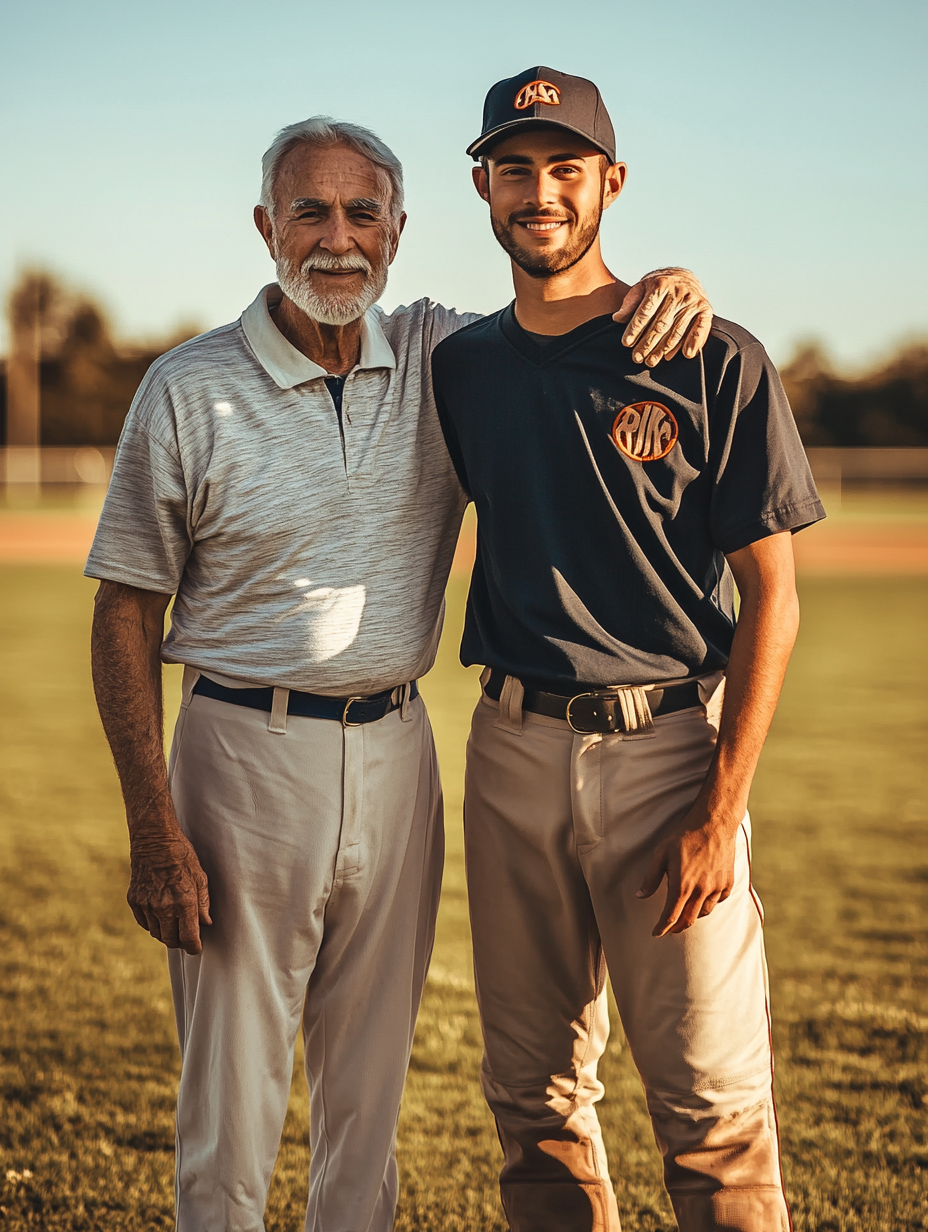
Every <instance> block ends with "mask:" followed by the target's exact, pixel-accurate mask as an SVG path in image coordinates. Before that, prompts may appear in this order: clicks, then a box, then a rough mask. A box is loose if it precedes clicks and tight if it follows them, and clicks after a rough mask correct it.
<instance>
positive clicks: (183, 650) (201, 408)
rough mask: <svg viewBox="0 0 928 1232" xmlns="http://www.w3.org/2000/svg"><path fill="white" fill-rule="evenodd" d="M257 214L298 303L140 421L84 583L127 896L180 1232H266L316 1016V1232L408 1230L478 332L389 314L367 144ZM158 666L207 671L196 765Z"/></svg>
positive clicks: (651, 299)
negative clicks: (127, 844) (438, 651)
mask: <svg viewBox="0 0 928 1232" xmlns="http://www.w3.org/2000/svg"><path fill="white" fill-rule="evenodd" d="M255 219H256V222H257V225H258V227H259V230H260V231H261V233H262V235H263V236H264V239H265V240H266V242H267V245H268V249H269V251H270V253H271V256H272V257H273V258H274V260H275V262H276V266H277V275H278V280H279V286H278V285H273V286H271V287H267V288H265V289H264V290H263V291H262V292H261V293H260V294H259V296H258V298H257V299H256V300H255V302H254V303H253V304H252V305H251V306H250V307H249V308H248V309H247V310H246V311H245V312H244V313H243V315H242V317H241V319H240V320H239V321H237V322H235V323H233V324H231V325H226V326H223V327H222V328H220V329H216V330H213V331H212V332H211V333H208V334H205V335H203V336H202V337H200V338H196V339H194V340H193V341H191V342H189V343H186V344H185V345H184V346H182V347H179V348H178V349H177V350H175V351H172V352H170V353H169V354H167V355H165V356H163V357H162V358H161V359H160V360H159V361H158V362H157V363H156V364H154V365H153V367H152V368H151V370H150V372H149V373H148V375H147V377H146V379H145V381H144V382H143V385H142V387H141V389H140V390H139V393H138V396H137V398H136V400H135V402H134V403H133V406H132V409H131V412H130V414H129V417H128V419H127V421H126V427H125V430H124V433H123V437H122V440H121V442H120V447H119V452H118V456H117V462H116V467H115V472H114V475H113V480H112V483H111V486H110V489H109V493H108V495H107V499H106V504H105V506H104V510H103V514H102V517H101V520H100V526H99V529H98V532H97V536H96V539H95V540H94V544H93V548H92V551H91V554H90V558H89V561H88V564H87V569H86V572H87V574H88V575H90V576H92V577H96V578H99V579H101V586H100V589H99V591H98V594H97V602H96V611H95V616H94V627H93V671H94V684H95V688H96V694H97V699H98V704H99V708H100V713H101V716H102V718H103V724H104V727H105V730H106V734H107V737H108V739H109V742H110V745H111V748H112V750H113V755H114V758H115V761H116V766H117V769H118V772H119V776H120V780H121V783H122V788H123V794H124V797H125V803H126V813H127V819H128V825H129V833H130V839H131V870H132V871H131V883H130V888H129V894H128V898H129V903H130V905H131V907H132V911H133V913H134V915H135V918H136V920H137V921H138V923H139V924H140V925H141V926H142V927H143V928H145V929H147V930H148V931H149V932H151V934H152V935H153V936H154V937H155V938H157V939H158V940H160V941H161V942H163V943H164V945H165V946H167V947H168V950H169V964H170V974H171V981H172V985H173V990H174V1002H175V1008H176V1015H177V1026H178V1033H179V1037H180V1045H181V1052H182V1056H183V1069H182V1074H181V1080H180V1089H179V1095H178V1106H177V1226H178V1228H179V1229H181V1232H203V1230H204V1229H209V1230H210V1232H258V1230H259V1229H262V1228H263V1226H264V1224H263V1215H264V1207H265V1199H266V1195H267V1189H268V1183H269V1180H270V1176H271V1172H272V1169H273V1166H274V1160H275V1157H276V1153H277V1149H278V1145H279V1141H280V1133H281V1128H282V1125H283V1120H284V1114H285V1111H286V1106H287V1098H288V1093H289V1088H290V1075H291V1067H292V1057H293V1047H294V1040H295V1037H296V1032H297V1030H298V1029H299V1027H300V1023H301V1021H302V1028H303V1037H304V1044H305V1054H306V1073H307V1080H308V1083H309V1089H310V1095H311V1100H312V1130H311V1142H312V1168H311V1175H310V1194H309V1209H308V1213H307V1217H306V1227H307V1228H308V1229H326V1230H327V1232H336V1230H339V1232H341V1230H344V1232H349V1230H350V1232H364V1230H367V1229H370V1230H372V1232H383V1230H385V1229H387V1228H389V1227H390V1226H391V1224H392V1220H393V1213H394V1208H395V1203H396V1196H397V1172H396V1163H395V1158H394V1136H395V1129H396V1120H397V1113H398V1109H399V1104H400V1097H401V1093H402V1087H403V1081H404V1077H405V1072H406V1067H407V1063H408V1059H409V1053H410V1048H411V1045H412V1039H413V1029H414V1024H415V1018H416V1012H417V1008H418V1005H419V999H420V996H421V993H422V987H423V983H424V980H425V974H426V968H427V964H428V960H429V954H430V951H431V946H432V938H433V929H434V921H435V912H436V907H437V902H438V894H439V884H440V875H441V861H442V832H441V794H440V788H439V780H438V771H437V767H436V762H435V753H434V749H433V745H432V736H431V731H430V728H429V723H428V718H427V716H426V712H425V708H424V706H423V704H422V701H421V700H420V699H419V697H418V690H417V686H416V681H417V679H418V677H419V676H421V675H422V674H423V673H424V672H426V671H428V669H429V667H430V666H431V664H432V661H433V658H434V654H435V648H436V643H437V641H438V636H439V632H440V626H441V618H442V605H443V592H444V587H445V582H446V579H447V575H448V570H449V567H450V563H451V558H452V554H453V551H454V545H455V541H456V537H457V534H458V529H459V525H460V521H461V516H462V512H463V509H464V505H465V501H466V498H465V495H464V493H463V491H462V489H461V487H460V484H459V483H458V480H457V477H456V475H455V471H454V468H453V466H452V463H451V460H450V458H449V456H448V453H447V450H446V447H445V445H444V442H443V439H442V434H441V429H440V426H439V423H438V420H437V417H436V414H435V409H434V405H433V402H432V399H431V392H430V380H429V360H430V354H431V351H432V349H433V347H434V346H435V345H436V344H437V343H438V342H439V341H441V339H442V338H444V337H446V336H447V335H449V334H450V333H451V332H453V331H454V330H456V329H458V328H459V327H461V326H462V325H465V324H467V323H468V322H470V321H473V320H474V319H475V318H474V316H473V315H457V314H456V313H454V312H452V311H449V310H448V309H445V308H442V307H441V306H440V305H437V304H433V303H431V302H429V301H427V300H421V301H419V302H418V303H416V304H413V305H412V306H411V307H410V308H403V309H400V310H398V311H397V312H395V313H393V314H392V315H391V316H389V317H386V316H384V315H383V314H382V313H380V312H379V310H374V309H373V305H374V303H375V301H376V300H377V299H378V298H379V297H380V295H381V293H382V292H383V289H384V286H385V283H386V278H387V270H388V267H389V265H390V263H391V261H392V260H393V258H394V256H395V254H396V250H397V244H398V242H399V238H400V233H401V231H402V229H403V224H404V222H405V215H404V214H403V211H402V173H401V168H400V165H399V163H398V162H397V160H396V158H395V157H394V156H393V154H391V152H390V151H389V150H388V149H387V148H386V147H385V146H384V145H383V144H382V143H381V142H380V141H379V140H378V139H377V138H376V137H375V136H374V135H373V134H371V133H369V132H367V131H366V130H364V129H360V128H358V127H357V126H354V125H350V124H336V123H330V122H326V121H323V120H319V119H316V120H310V121H307V122H305V123H303V124H298V125H293V126H291V127H290V128H288V129H285V130H283V132H282V133H281V134H280V135H279V136H278V138H277V140H276V141H275V143H274V144H273V145H272V146H271V148H270V150H269V151H268V153H267V154H266V155H265V159H264V182H263V187H262V204H261V206H259V207H258V208H257V209H256V211H255ZM693 286H694V283H693V282H692V280H688V279H687V278H686V277H685V276H679V275H663V276H655V277H653V278H652V279H651V280H650V282H649V283H648V284H647V288H646V289H647V291H648V300H646V302H644V303H642V304H641V306H640V310H639V311H638V313H637V314H636V317H635V319H633V321H632V323H631V327H632V328H631V336H630V337H629V336H627V337H626V341H633V342H635V345H636V347H637V348H638V350H639V351H640V352H641V353H642V354H645V355H647V356H648V357H649V360H650V362H651V363H655V362H657V360H658V359H659V358H660V356H661V355H662V354H667V353H670V352H672V351H674V350H675V349H678V348H679V347H680V345H681V344H682V343H683V342H684V339H685V341H686V344H687V346H688V347H689V349H690V350H692V351H694V352H695V350H696V349H698V346H699V344H700V337H701V336H702V333H703V332H704V330H705V327H706V326H707V324H708V321H707V314H706V309H707V305H706V304H705V301H704V300H703V299H702V298H701V295H700V294H699V291H698V285H697V287H696V290H695V291H694V290H693ZM643 293H644V288H641V287H639V288H637V290H636V292H635V294H634V295H632V296H631V297H630V298H629V299H628V300H627V302H626V304H625V305H624V307H625V310H626V312H625V315H626V317H627V316H628V315H629V311H630V309H631V308H633V307H634V305H635V304H636V303H638V302H639V301H641V299H642V294H643ZM655 305H656V306H657V307H658V308H659V313H658V316H659V319H658V320H656V321H655V322H654V323H653V325H649V326H648V328H647V329H642V328H639V326H641V325H642V324H643V322H644V321H646V320H647V319H648V317H649V315H650V311H651V309H652V308H654V307H655ZM172 596H174V608H173V613H172V620H171V629H170V632H169V634H168V636H167V638H163V628H164V626H163V621H164V615H165V612H166V610H167V606H168V603H169V602H170V599H171V597H172ZM161 661H165V662H169V663H182V664H184V684H183V701H182V704H181V711H180V716H179V719H178V723H177V728H176V731H175V736H174V744H173V750H172V755H171V766H170V772H169V771H168V768H167V767H166V765H165V761H164V756H163V750H162V701H161V667H160V663H161Z"/></svg>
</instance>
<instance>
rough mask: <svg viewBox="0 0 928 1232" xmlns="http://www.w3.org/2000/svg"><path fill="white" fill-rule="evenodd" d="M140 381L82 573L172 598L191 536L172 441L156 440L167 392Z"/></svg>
mask: <svg viewBox="0 0 928 1232" xmlns="http://www.w3.org/2000/svg"><path fill="white" fill-rule="evenodd" d="M150 377H151V373H149V377H148V378H146V381H145V382H143V385H142V388H141V389H140V390H139V392H138V394H137V395H136V397H135V400H134V402H133V404H132V408H131V409H130V411H129V415H128V417H127V419H126V423H125V426H124V428H123V431H122V436H121V437H120V439H119V447H118V449H117V450H116V460H115V464H114V467H113V476H112V479H111V480H110V485H109V488H108V490H107V494H106V500H105V501H104V504H103V511H102V513H101V515H100V522H99V524H98V526H97V531H96V534H95V536H94V541H93V546H92V547H91V549H90V555H89V557H88V558H87V564H86V566H85V568H84V573H85V575H86V576H87V577H93V578H100V579H102V580H106V581H111V582H122V583H124V584H125V585H127V586H137V587H138V588H139V589H140V590H152V591H157V592H159V593H161V594H175V593H176V591H177V588H178V586H179V584H180V579H181V575H182V573H183V571H184V564H185V563H186V560H187V557H188V556H189V554H190V551H191V548H192V546H193V543H192V534H191V529H190V520H189V515H188V509H189V501H188V494H187V488H186V484H185V481H184V473H183V468H182V466H181V462H180V457H179V455H178V452H177V447H176V442H175V441H166V440H161V439H158V436H156V434H155V433H154V431H153V430H152V426H151V424H152V420H161V421H163V419H164V418H165V411H166V410H167V409H168V408H167V406H166V405H165V404H166V403H167V402H168V401H169V398H168V394H167V391H166V390H165V389H164V388H163V386H162V387H161V388H160V389H159V388H158V386H159V385H160V382H153V381H151V380H150Z"/></svg>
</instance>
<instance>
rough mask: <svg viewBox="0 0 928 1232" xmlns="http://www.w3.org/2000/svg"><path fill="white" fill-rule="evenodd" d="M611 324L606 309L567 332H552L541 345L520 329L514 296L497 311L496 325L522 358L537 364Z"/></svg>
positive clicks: (560, 354)
mask: <svg viewBox="0 0 928 1232" xmlns="http://www.w3.org/2000/svg"><path fill="white" fill-rule="evenodd" d="M610 325H615V322H614V321H613V319H612V316H611V315H610V314H608V313H607V314H606V315H605V316H599V317H591V318H590V320H589V321H584V322H583V324H582V325H578V326H577V328H576V329H572V330H570V331H569V332H568V333H566V334H552V335H551V338H550V341H549V342H548V343H547V344H545V345H542V344H541V343H538V342H536V341H535V339H534V338H533V336H532V335H531V334H530V333H529V332H528V330H525V329H523V328H522V326H521V325H520V324H519V322H518V320H517V319H516V305H515V300H513V301H512V303H511V304H509V305H508V306H507V307H506V308H504V309H503V310H502V312H501V313H500V314H499V328H500V331H501V333H502V335H503V337H504V338H505V339H506V341H507V342H508V343H510V345H511V346H513V347H514V348H515V349H516V350H517V351H518V352H519V354H520V355H521V356H522V357H523V358H524V359H527V360H528V361H529V363H532V364H535V365H536V366H537V367H539V368H541V367H543V366H544V365H545V364H546V363H548V362H549V361H550V360H554V359H560V357H561V356H562V355H564V354H566V353H567V352H568V351H571V350H573V348H574V347H575V346H579V345H580V344H581V343H584V342H586V341H587V339H588V338H593V337H595V336H596V335H597V334H599V333H601V332H602V331H603V330H605V329H608V328H609V326H610Z"/></svg>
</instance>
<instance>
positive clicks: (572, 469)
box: [432, 305, 824, 693]
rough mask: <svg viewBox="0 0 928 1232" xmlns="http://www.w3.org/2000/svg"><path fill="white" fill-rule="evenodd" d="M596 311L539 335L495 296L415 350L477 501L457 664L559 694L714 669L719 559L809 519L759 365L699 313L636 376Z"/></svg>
mask: <svg viewBox="0 0 928 1232" xmlns="http://www.w3.org/2000/svg"><path fill="white" fill-rule="evenodd" d="M623 329H624V326H621V325H617V324H616V323H615V322H613V320H612V318H611V317H609V316H605V317H597V318H595V319H593V320H591V321H587V322H585V323H584V324H583V325H581V326H579V327H578V328H577V329H575V330H572V331H571V332H570V333H568V334H563V335H559V336H557V337H553V338H551V340H550V341H549V342H548V343H547V344H546V345H544V346H542V345H539V343H538V342H536V341H534V337H537V335H536V336H533V335H531V334H529V333H527V332H526V331H525V330H523V329H522V328H521V326H520V325H519V324H518V322H517V320H516V317H515V312H514V308H513V306H512V305H510V306H509V307H508V308H505V309H503V311H502V312H498V313H496V314H495V315H493V316H490V317H486V318H484V319H483V320H481V321H478V322H476V323H475V324H473V325H469V326H467V327H466V328H465V329H462V330H460V331H458V332H457V333H455V334H454V335H452V336H451V337H449V338H447V339H445V340H444V341H443V342H442V343H440V345H439V346H438V347H437V348H436V349H435V351H434V353H433V357H432V374H433V381H434V387H435V396H436V403H437V406H438V413H439V418H440V420H441V424H442V428H443V430H444V433H445V439H446V441H447V444H448V449H449V451H450V453H451V457H452V459H453V461H454V464H455V467H456V469H457V472H458V475H459V476H460V479H461V483H462V484H463V486H464V488H465V489H466V491H467V492H468V493H469V494H470V496H471V498H472V499H473V501H474V503H475V505H476V507H477V515H478V529H477V560H476V564H475V566H474V573H473V577H472V579H471V587H470V594H469V596H468V602H467V617H466V622H465V629H464V639H463V642H462V646H461V659H462V662H464V663H465V664H471V663H482V664H487V665H489V666H490V667H495V668H499V669H501V670H503V671H505V672H507V673H509V674H510V675H513V676H518V677H519V678H520V679H522V680H523V681H526V682H527V683H529V684H534V685H536V686H542V687H544V686H546V687H548V688H549V689H555V691H559V692H568V693H569V692H571V691H575V689H576V687H577V686H592V687H602V686H604V685H610V684H645V683H648V682H652V681H660V680H669V679H672V678H675V677H680V676H690V675H698V674H700V673H704V672H710V671H715V670H716V669H718V668H721V667H724V666H725V664H726V662H727V660H728V655H729V652H730V650H731V641H732V636H733V633H734V625H735V610H734V586H733V583H732V578H731V573H730V571H729V569H728V566H727V564H726V561H725V556H726V554H728V553H731V552H735V551H737V550H738V549H739V548H743V547H745V546H746V545H747V544H749V543H753V542H755V541H756V540H758V539H763V538H764V537H765V536H767V535H773V534H776V533H777V532H779V531H785V530H790V531H795V530H799V529H801V528H802V527H803V526H808V525H809V524H810V523H812V522H816V521H818V520H819V519H820V518H822V517H824V510H823V509H822V505H821V503H820V501H819V499H818V495H817V493H816V491H815V486H814V484H813V481H812V475H811V473H810V470H809V465H808V462H807V460H806V456H805V452H804V450H803V448H802V444H801V442H800V440H799V434H798V432H797V430H796V425H795V422H794V420H793V416H792V413H791V411H790V408H789V404H788V402H787V400H786V395H785V393H784V392H783V387H782V385H781V384H780V380H779V377H778V375H777V372H776V369H775V368H774V366H773V364H772V363H771V361H770V359H769V358H768V356H767V354H766V352H765V351H764V349H763V347H762V346H761V344H760V343H759V342H758V341H757V340H756V339H755V338H753V337H752V336H751V335H750V334H748V333H747V332H746V331H745V330H743V329H741V328H740V327H739V326H737V325H733V324H731V323H730V322H727V321H722V320H719V319H718V318H716V320H715V323H714V327H713V329H712V334H711V336H710V338H709V340H708V342H707V343H706V346H705V348H704V349H703V351H702V353H701V355H699V356H698V357H697V358H696V359H684V358H683V357H682V356H680V355H678V356H677V357H676V358H674V359H672V360H670V361H666V360H665V361H664V362H662V363H661V364H660V366H659V367H658V368H657V369H656V370H654V371H651V370H650V369H648V368H647V367H645V366H644V365H642V364H636V363H634V362H633V360H632V354H631V351H630V350H629V349H628V348H627V347H624V346H622V345H621V335H622V331H623Z"/></svg>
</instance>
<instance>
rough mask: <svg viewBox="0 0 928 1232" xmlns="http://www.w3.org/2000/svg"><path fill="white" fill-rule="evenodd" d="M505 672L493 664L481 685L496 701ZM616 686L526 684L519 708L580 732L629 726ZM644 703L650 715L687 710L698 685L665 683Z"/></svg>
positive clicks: (697, 698) (696, 699)
mask: <svg viewBox="0 0 928 1232" xmlns="http://www.w3.org/2000/svg"><path fill="white" fill-rule="evenodd" d="M505 680H506V673H505V672H501V671H499V670H498V669H497V668H493V669H492V670H491V672H490V679H489V680H488V681H487V684H486V686H485V689H484V691H485V693H486V695H487V697H489V698H492V700H493V701H495V702H498V701H499V698H500V694H501V693H502V691H503V684H504V682H505ZM620 691H621V690H620V687H619V686H615V687H614V688H611V689H592V690H589V691H584V692H583V693H576V694H574V695H573V696H568V695H567V694H564V693H546V692H545V691H544V690H543V689H531V688H526V689H525V692H524V695H523V697H522V709H523V710H528V711H530V712H531V713H532V714H543V715H545V716H546V717H547V718H549V719H561V720H562V721H563V722H565V723H568V724H569V725H570V726H571V727H572V728H573V730H574V731H575V732H580V733H582V734H584V735H592V734H594V733H598V734H600V735H604V736H605V735H610V734H611V733H613V732H624V731H628V730H630V729H629V727H628V726H627V724H626V721H625V719H624V717H623V711H622V707H621V705H620V702H619V693H620ZM648 704H649V706H650V708H651V713H652V715H654V716H657V715H665V714H673V713H674V711H676V710H689V709H690V708H691V707H693V706H699V705H701V704H702V699H701V698H700V696H699V685H698V684H697V682H696V681H695V680H691V681H686V682H685V683H684V684H676V685H668V686H667V688H664V689H654V690H652V691H650V692H649V693H648Z"/></svg>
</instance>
